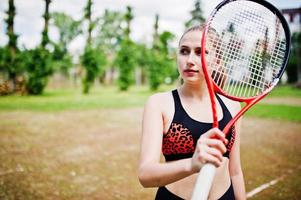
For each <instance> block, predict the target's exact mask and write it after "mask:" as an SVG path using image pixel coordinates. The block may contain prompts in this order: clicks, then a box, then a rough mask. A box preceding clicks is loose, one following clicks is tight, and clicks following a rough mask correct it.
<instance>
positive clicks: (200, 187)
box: [191, 163, 216, 200]
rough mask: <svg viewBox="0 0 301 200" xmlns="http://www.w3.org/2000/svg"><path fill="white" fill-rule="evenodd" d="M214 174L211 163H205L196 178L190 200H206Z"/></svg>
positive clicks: (213, 167) (214, 168) (214, 169)
mask: <svg viewBox="0 0 301 200" xmlns="http://www.w3.org/2000/svg"><path fill="white" fill-rule="evenodd" d="M215 172H216V167H215V166H214V165H213V164H211V163H207V164H205V165H204V166H203V167H202V169H201V170H200V173H199V175H198V177H197V180H196V184H195V186H194V190H193V193H192V198H191V200H208V195H209V192H210V189H211V185H212V182H213V178H214V175H215Z"/></svg>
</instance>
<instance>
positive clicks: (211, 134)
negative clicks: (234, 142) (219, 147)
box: [201, 128, 228, 144]
mask: <svg viewBox="0 0 301 200" xmlns="http://www.w3.org/2000/svg"><path fill="white" fill-rule="evenodd" d="M201 138H212V139H218V140H221V141H222V142H223V143H224V144H227V143H228V140H227V139H226V137H225V134H224V133H223V132H222V131H221V130H219V129H218V128H212V129H210V130H209V131H207V132H206V133H204V134H203V135H202V136H201Z"/></svg>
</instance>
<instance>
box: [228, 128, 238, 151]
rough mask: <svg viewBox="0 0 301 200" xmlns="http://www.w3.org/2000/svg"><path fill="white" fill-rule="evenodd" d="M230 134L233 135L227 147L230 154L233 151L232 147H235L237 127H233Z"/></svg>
mask: <svg viewBox="0 0 301 200" xmlns="http://www.w3.org/2000/svg"><path fill="white" fill-rule="evenodd" d="M229 134H231V139H230V141H229V143H228V145H227V146H226V147H227V151H228V152H230V151H231V149H232V147H233V145H234V142H235V136H236V129H235V126H232V127H231V131H230V133H229ZM228 139H229V138H228Z"/></svg>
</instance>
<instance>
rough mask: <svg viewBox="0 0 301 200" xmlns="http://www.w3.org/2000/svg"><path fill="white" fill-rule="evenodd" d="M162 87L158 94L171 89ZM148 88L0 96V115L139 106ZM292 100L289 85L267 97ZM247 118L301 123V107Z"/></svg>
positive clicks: (264, 110) (268, 108)
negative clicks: (19, 112)
mask: <svg viewBox="0 0 301 200" xmlns="http://www.w3.org/2000/svg"><path fill="white" fill-rule="evenodd" d="M172 87H173V86H165V87H162V88H161V89H160V91H168V90H171V89H172ZM153 93H154V92H152V91H150V90H149V89H148V88H147V87H132V88H130V90H129V91H127V92H121V91H119V90H118V89H117V88H116V87H98V88H96V89H93V90H92V91H91V93H90V94H89V95H84V94H82V93H81V90H79V89H60V90H51V89H48V90H46V91H45V93H44V94H43V95H41V96H17V95H13V96H4V97H0V112H1V111H2V112H5V111H16V110H26V111H40V112H49V111H51V112H57V111H65V110H87V109H88V110H89V109H102V108H117V109H118V108H129V107H142V106H143V105H144V103H145V101H146V99H147V98H148V97H149V96H150V95H151V94H153ZM278 97H292V98H299V97H300V101H301V90H298V89H296V88H293V87H291V86H281V87H277V88H276V89H275V90H273V91H272V93H271V94H270V95H269V96H268V97H267V98H278ZM246 116H251V117H263V118H271V119H282V120H288V121H301V107H298V106H290V105H270V104H258V105H256V106H255V107H253V108H252V109H250V110H249V111H248V112H247V113H246Z"/></svg>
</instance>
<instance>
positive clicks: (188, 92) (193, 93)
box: [179, 81, 209, 99]
mask: <svg viewBox="0 0 301 200" xmlns="http://www.w3.org/2000/svg"><path fill="white" fill-rule="evenodd" d="M179 90H180V92H181V93H182V94H183V95H185V96H187V97H192V98H199V99H203V98H208V97H209V96H208V95H209V94H208V89H207V85H206V82H205V81H204V82H202V83H193V84H192V83H183V85H182V86H181V87H180V88H179Z"/></svg>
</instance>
